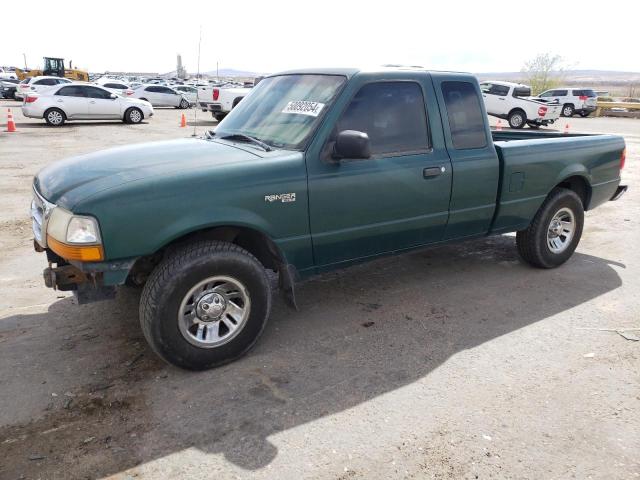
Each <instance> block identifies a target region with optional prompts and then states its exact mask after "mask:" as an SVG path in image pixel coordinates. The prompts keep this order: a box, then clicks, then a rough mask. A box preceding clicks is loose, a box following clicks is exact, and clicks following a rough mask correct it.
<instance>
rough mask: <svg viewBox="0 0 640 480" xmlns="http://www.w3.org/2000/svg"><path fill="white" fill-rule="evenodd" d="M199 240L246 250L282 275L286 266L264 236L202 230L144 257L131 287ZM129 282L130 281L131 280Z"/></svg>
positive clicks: (220, 229) (131, 276)
mask: <svg viewBox="0 0 640 480" xmlns="http://www.w3.org/2000/svg"><path fill="white" fill-rule="evenodd" d="M195 240H221V241H224V242H229V243H234V244H236V245H238V246H239V247H242V248H244V249H245V250H246V251H248V252H249V253H251V254H252V255H253V256H254V257H256V258H257V259H258V261H259V262H260V263H262V265H263V266H264V267H265V268H267V269H269V270H273V271H276V272H277V271H279V270H280V269H281V267H282V266H283V264H284V263H285V259H284V256H283V255H282V252H280V249H279V248H278V247H277V245H276V244H275V243H274V242H273V241H272V240H271V239H270V238H269V237H268V236H267V235H265V234H264V233H262V232H259V231H257V230H254V229H252V228H247V227H238V226H222V227H213V228H207V229H204V230H198V231H196V232H191V233H188V234H186V235H184V236H182V237H179V238H177V239H175V240H173V241H172V242H170V243H169V244H167V245H165V246H164V247H162V248H161V249H159V250H158V251H157V252H155V253H153V254H152V255H147V256H144V257H140V258H139V259H138V260H136V263H135V264H134V265H133V267H132V268H131V271H130V272H129V279H130V283H131V282H132V283H134V284H139V285H141V284H143V283H144V282H145V281H146V279H147V277H148V275H149V274H150V273H151V271H152V270H153V269H154V268H155V267H156V265H158V264H159V263H160V262H161V261H162V259H163V258H164V257H165V256H166V255H167V254H169V253H171V252H172V251H173V250H175V249H176V248H177V247H179V246H181V245H184V244H185V243H189V242H192V241H195ZM128 281H129V280H128Z"/></svg>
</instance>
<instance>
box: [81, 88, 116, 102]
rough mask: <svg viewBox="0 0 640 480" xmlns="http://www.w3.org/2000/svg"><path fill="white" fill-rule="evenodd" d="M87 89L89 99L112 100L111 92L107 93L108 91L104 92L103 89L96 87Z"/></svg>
mask: <svg viewBox="0 0 640 480" xmlns="http://www.w3.org/2000/svg"><path fill="white" fill-rule="evenodd" d="M85 88H86V89H87V97H89V98H101V99H106V100H108V99H110V98H111V92H107V91H106V90H102V89H101V88H96V87H85Z"/></svg>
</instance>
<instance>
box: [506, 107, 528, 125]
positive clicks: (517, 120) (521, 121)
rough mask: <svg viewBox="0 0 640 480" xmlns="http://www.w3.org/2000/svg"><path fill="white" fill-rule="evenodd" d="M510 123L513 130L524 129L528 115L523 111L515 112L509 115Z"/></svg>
mask: <svg viewBox="0 0 640 480" xmlns="http://www.w3.org/2000/svg"><path fill="white" fill-rule="evenodd" d="M508 121H509V126H510V127H511V128H522V127H524V126H525V124H526V123H527V115H526V114H525V113H524V112H523V111H522V110H514V111H512V112H511V113H509V119H508Z"/></svg>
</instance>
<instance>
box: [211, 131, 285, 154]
mask: <svg viewBox="0 0 640 480" xmlns="http://www.w3.org/2000/svg"><path fill="white" fill-rule="evenodd" d="M219 138H220V139H221V140H233V139H236V140H248V141H250V142H251V143H255V144H256V145H258V146H259V147H262V148H263V149H264V151H265V152H270V151H271V150H273V148H271V147H270V146H269V145H267V144H266V143H264V142H262V141H260V140H258V139H257V138H253V137H251V136H249V135H245V134H244V133H232V134H230V135H225V136H224V137H219Z"/></svg>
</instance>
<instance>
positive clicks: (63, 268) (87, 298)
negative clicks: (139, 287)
mask: <svg viewBox="0 0 640 480" xmlns="http://www.w3.org/2000/svg"><path fill="white" fill-rule="evenodd" d="M34 248H35V250H36V251H38V252H42V251H45V252H46V254H47V260H48V262H49V266H48V267H47V268H45V269H44V271H43V272H42V276H43V279H44V284H45V285H46V286H47V287H49V288H53V289H54V290H61V291H72V292H73V294H74V295H75V296H76V298H77V299H78V303H79V304H85V303H91V302H96V301H99V300H109V299H112V298H115V295H116V285H122V284H124V283H125V281H126V279H127V276H128V275H129V272H130V271H131V268H132V267H133V265H134V263H135V261H136V259H135V258H134V259H129V260H124V261H117V262H76V261H70V262H67V261H66V260H64V259H63V258H60V257H59V256H58V255H57V254H56V253H55V252H53V251H51V250H50V249H44V248H42V247H41V246H40V245H39V244H38V242H37V241H34ZM54 264H55V266H54Z"/></svg>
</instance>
